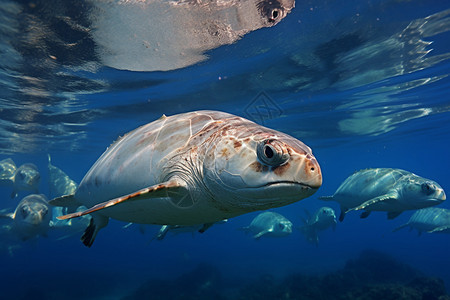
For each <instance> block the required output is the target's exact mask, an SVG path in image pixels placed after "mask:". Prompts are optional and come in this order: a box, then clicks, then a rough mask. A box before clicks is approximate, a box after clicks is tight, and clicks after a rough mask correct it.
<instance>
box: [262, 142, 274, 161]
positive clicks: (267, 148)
mask: <svg viewBox="0 0 450 300" xmlns="http://www.w3.org/2000/svg"><path fill="white" fill-rule="evenodd" d="M264 155H265V156H266V157H267V158H269V159H270V158H272V157H273V156H274V149H273V147H272V146H270V145H264Z"/></svg>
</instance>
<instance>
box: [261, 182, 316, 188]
mask: <svg viewBox="0 0 450 300" xmlns="http://www.w3.org/2000/svg"><path fill="white" fill-rule="evenodd" d="M278 185H299V186H301V187H302V188H308V189H313V190H317V189H318V188H319V187H318V186H312V185H309V184H306V183H303V182H296V181H288V180H282V181H273V182H268V183H266V184H264V185H261V186H258V187H257V188H262V187H271V186H278Z"/></svg>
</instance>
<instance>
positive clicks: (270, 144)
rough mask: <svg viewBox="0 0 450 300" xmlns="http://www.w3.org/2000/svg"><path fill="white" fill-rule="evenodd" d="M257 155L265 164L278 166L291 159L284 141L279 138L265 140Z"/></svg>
mask: <svg viewBox="0 0 450 300" xmlns="http://www.w3.org/2000/svg"><path fill="white" fill-rule="evenodd" d="M256 155H257V156H258V159H259V160H260V162H262V163H263V164H265V165H268V166H272V167H277V166H280V165H282V164H284V163H286V162H287V161H288V160H289V154H288V153H287V150H286V148H285V146H284V144H283V143H281V142H279V141H277V140H265V141H263V142H261V143H260V144H259V145H258V146H257V149H256Z"/></svg>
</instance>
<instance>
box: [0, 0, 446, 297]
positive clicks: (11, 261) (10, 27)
mask: <svg viewBox="0 0 450 300" xmlns="http://www.w3.org/2000/svg"><path fill="white" fill-rule="evenodd" d="M44 3H45V1H44V2H39V1H38V2H36V3H35V4H36V6H34V5H31V4H29V3H27V2H25V1H17V2H12V1H5V0H4V1H3V2H2V5H1V6H2V7H0V36H1V40H0V53H1V58H0V122H1V123H0V159H4V158H8V157H11V158H12V159H13V160H14V161H15V162H16V165H21V164H22V163H27V162H33V163H35V164H36V165H37V166H38V168H39V170H40V171H41V175H42V180H41V185H40V190H41V192H42V193H44V194H46V193H48V192H49V191H48V183H47V178H48V174H47V153H50V154H51V155H52V161H53V163H54V164H55V165H56V166H58V167H60V168H61V169H63V170H64V171H65V172H66V173H67V174H68V175H69V176H70V177H71V178H72V179H74V180H75V181H76V182H80V181H81V180H82V178H83V176H84V174H85V173H86V172H87V171H88V170H89V168H90V167H91V166H92V164H93V163H94V162H95V161H96V160H97V158H98V157H99V156H100V155H101V154H102V153H103V151H104V150H105V149H106V147H108V146H109V145H110V144H111V143H112V142H113V141H114V140H115V139H116V138H117V137H118V136H121V135H123V134H124V133H126V132H128V131H130V130H132V129H134V128H136V127H138V126H140V125H143V124H146V123H149V122H151V121H153V120H155V119H157V118H159V117H160V116H161V115H162V114H166V115H173V114H176V113H181V112H187V111H193V110H200V109H212V110H222V111H226V112H229V113H232V114H236V115H240V116H243V117H245V118H249V119H252V120H254V121H256V122H258V123H260V124H263V125H265V126H267V127H270V128H274V129H277V130H279V131H282V132H286V133H288V134H291V135H293V136H295V137H297V138H298V139H300V140H301V141H303V142H305V143H306V144H307V145H309V146H310V147H311V148H312V150H313V153H314V155H315V157H316V158H317V160H318V161H319V163H320V166H321V168H322V172H323V178H324V179H323V185H322V187H321V188H320V189H319V191H318V192H317V193H316V194H314V195H313V196H311V197H309V198H307V199H304V200H302V201H300V202H297V203H294V204H292V205H289V206H285V207H281V208H278V209H274V211H276V212H278V213H281V214H283V215H284V216H285V217H287V218H288V219H290V220H291V221H292V222H293V223H294V224H295V225H298V226H299V225H301V216H303V215H304V209H307V210H309V211H311V212H312V211H314V210H316V209H318V208H319V207H321V206H324V205H328V206H331V207H332V208H334V209H335V210H336V212H337V213H338V212H339V206H338V205H337V203H335V202H323V201H321V200H318V197H319V196H324V195H332V194H333V193H334V191H335V190H336V189H337V187H338V186H339V185H340V183H341V182H343V181H344V180H345V179H346V178H347V177H348V176H349V175H351V174H352V173H353V172H354V171H356V170H359V169H363V168H377V167H389V168H401V169H405V170H408V171H411V172H414V173H416V174H418V175H420V176H423V177H426V178H430V179H432V180H434V181H436V182H438V183H439V184H440V185H441V186H442V187H443V188H444V190H446V191H447V193H449V191H450V180H449V177H448V169H449V167H450V156H449V154H448V148H449V145H450V144H449V140H450V114H449V111H450V94H449V93H448V91H449V90H450V79H449V77H448V75H449V73H450V60H449V58H450V5H449V3H448V2H447V1H414V0H413V1H381V0H380V1H346V2H345V4H343V3H342V2H341V1H325V0H321V1H297V3H296V7H295V8H294V9H293V10H292V12H291V13H290V14H289V15H288V16H287V17H286V18H285V19H284V20H282V21H281V22H280V23H279V24H277V25H276V26H274V27H270V28H262V29H259V30H256V31H253V32H250V33H248V34H246V35H245V36H244V37H243V38H242V39H240V40H239V41H237V42H235V43H233V44H231V45H224V46H221V47H219V48H216V49H211V50H209V51H207V52H206V55H207V57H208V59H207V60H205V61H202V62H200V63H197V64H194V65H192V66H188V67H184V68H180V69H175V70H171V71H139V72H138V71H127V70H118V69H114V68H111V67H108V66H104V65H103V64H102V61H101V59H99V58H98V55H96V54H95V53H94V52H95V50H94V49H95V41H92V40H91V39H90V38H89V31H82V30H79V31H77V30H76V29H74V28H78V27H72V28H69V29H67V30H66V31H64V30H65V29H64V28H65V27H64V26H61V24H60V23H58V22H57V21H55V20H67V19H69V20H70V19H71V20H72V21H73V22H82V23H83V24H81V25H83V26H87V25H86V22H87V21H86V18H82V17H80V15H82V14H83V13H86V11H83V9H87V8H85V7H84V6H83V5H82V4H76V5H75V4H74V3H71V2H67V4H66V5H67V6H69V5H72V10H70V9H62V8H61V7H64V5H65V4H61V3H60V4H54V5H55V7H54V9H49V8H48V7H47V6H50V7H51V5H50V4H48V5H47V6H46V5H44ZM41 6H45V7H44V8H42V9H39V8H40V7H41ZM63 17H64V18H63ZM73 22H72V23H73ZM63 23H64V22H63ZM67 23H70V22H69V21H67ZM72 23H70V24H72ZM64 24H66V23H64ZM61 28H63V29H64V30H63V29H61ZM81 33H83V34H84V35H83V34H81ZM71 43H73V44H75V45H76V46H69V44H71ZM130 59H133V57H131V58H130ZM135 59H136V60H139V59H140V58H139V57H136V58H135ZM0 193H1V195H2V199H3V203H4V204H2V207H0V208H8V209H12V210H13V209H14V207H15V206H16V205H17V201H18V200H17V199H15V200H11V199H10V196H9V195H10V193H11V188H9V187H0ZM25 195H26V193H21V194H20V198H22V197H23V196H25ZM440 207H442V208H450V205H449V204H448V203H446V202H444V203H442V204H441V205H440ZM412 213H413V212H411V211H408V212H405V213H403V214H402V215H400V216H399V217H398V218H396V219H394V220H387V218H386V215H385V214H384V213H380V212H375V213H372V214H371V215H370V217H368V218H367V219H360V218H359V214H358V213H355V212H353V213H349V214H348V215H347V216H346V218H345V221H344V222H342V223H338V224H337V228H336V230H335V231H333V230H327V231H324V232H323V233H322V234H321V235H320V242H319V246H318V247H315V246H314V245H312V244H309V243H308V242H307V241H306V239H305V238H304V237H303V236H302V235H301V234H300V232H298V231H294V233H293V234H291V235H290V236H288V237H285V238H279V239H269V238H267V239H261V240H258V241H255V240H253V239H252V238H251V237H250V236H247V235H245V234H244V233H243V232H241V231H238V230H237V229H238V228H240V227H243V226H247V225H248V224H249V223H250V222H251V220H252V219H253V218H254V217H255V216H256V215H257V213H251V214H247V215H243V216H240V217H236V218H233V219H231V220H229V222H228V223H227V224H223V225H217V226H214V227H212V228H210V229H209V230H208V231H207V232H205V233H204V234H198V233H196V234H195V235H194V237H192V235H191V234H179V235H175V236H174V235H170V234H169V235H168V236H167V237H166V239H165V240H163V241H161V242H159V241H151V239H152V238H153V236H154V234H155V233H156V232H157V230H158V226H153V227H152V226H147V227H146V230H145V232H144V234H142V233H140V232H139V228H138V226H131V227H129V228H126V229H124V228H122V227H123V226H124V225H125V223H122V222H119V221H114V220H112V221H110V223H109V225H108V227H107V228H105V229H103V230H102V231H101V232H100V234H99V235H98V237H97V239H96V241H95V243H94V245H93V246H92V247H91V248H86V247H84V246H83V245H82V244H81V242H80V241H79V239H78V236H76V237H71V238H68V239H64V240H61V241H58V240H56V239H53V238H52V237H51V236H50V237H48V238H45V237H42V238H39V239H38V240H37V241H34V242H26V243H21V244H20V245H19V247H18V248H17V249H14V250H13V251H12V254H9V253H8V251H7V250H5V249H3V250H2V253H1V258H0V259H1V268H0V269H1V271H0V272H1V274H2V279H1V283H0V287H1V290H2V294H4V295H5V297H6V298H5V299H13V298H17V299H20V298H22V297H25V296H26V295H27V293H32V295H33V297H35V298H36V299H56V297H59V298H61V297H67V298H68V299H72V298H77V299H79V298H83V299H120V298H121V297H124V296H127V295H130V294H132V293H133V292H134V291H135V290H136V289H137V288H138V287H139V286H141V285H142V284H144V283H145V282H147V281H148V280H150V279H154V278H158V279H173V278H177V277H179V276H181V275H182V274H185V273H186V272H190V271H192V270H193V269H195V268H196V267H197V266H198V265H199V264H201V263H207V264H210V265H211V266H214V267H215V268H217V269H218V270H219V271H220V273H221V274H222V277H223V278H225V279H224V282H231V283H232V284H234V286H236V285H237V286H238V284H239V282H247V281H251V280H252V279H254V278H258V277H259V276H261V274H270V275H271V276H274V278H284V277H285V276H288V275H290V274H293V273H301V274H306V275H311V274H314V275H324V274H327V273H329V272H334V271H336V270H340V269H341V268H342V267H343V266H344V265H345V264H346V262H347V261H348V260H349V259H355V258H357V257H358V256H359V255H360V253H361V251H363V250H365V249H373V250H377V251H380V252H382V253H386V254H388V255H390V256H392V257H394V258H395V259H396V260H398V261H400V262H402V263H405V264H408V265H410V266H412V267H413V268H417V269H418V270H420V271H422V272H424V273H425V274H426V275H427V276H434V277H440V278H442V279H443V280H444V282H445V284H446V286H447V290H448V289H449V288H450V258H449V256H448V249H449V237H448V235H444V234H423V235H422V236H417V234H416V232H408V231H407V230H402V231H399V232H395V233H393V232H392V230H393V229H394V228H395V227H397V226H399V225H401V224H403V223H405V222H406V221H407V220H408V218H409V217H410V216H411V215H412ZM386 272H389V271H388V270H387V271H386ZM231 283H230V284H231Z"/></svg>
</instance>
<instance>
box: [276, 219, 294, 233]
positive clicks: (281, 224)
mask: <svg viewBox="0 0 450 300" xmlns="http://www.w3.org/2000/svg"><path fill="white" fill-rule="evenodd" d="M273 231H274V232H276V233H277V235H279V236H285V235H289V234H291V233H292V222H291V221H289V220H287V219H283V220H280V221H278V222H277V223H276V224H275V225H274V227H273Z"/></svg>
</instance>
